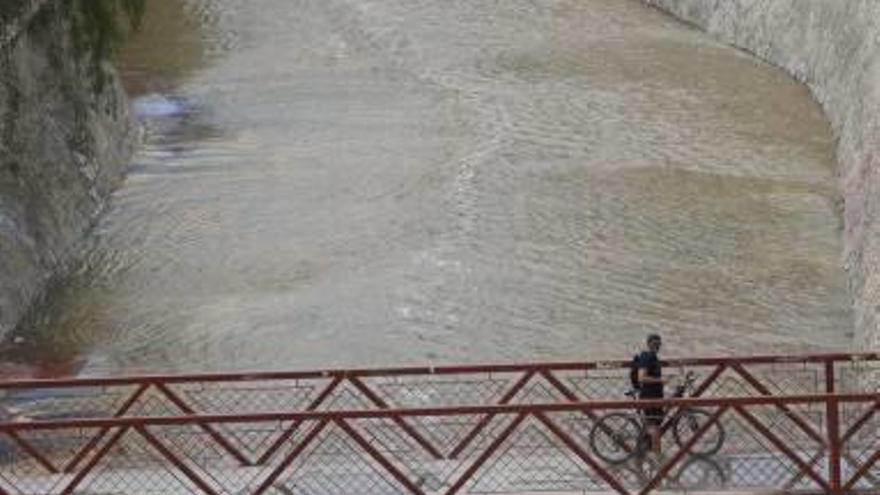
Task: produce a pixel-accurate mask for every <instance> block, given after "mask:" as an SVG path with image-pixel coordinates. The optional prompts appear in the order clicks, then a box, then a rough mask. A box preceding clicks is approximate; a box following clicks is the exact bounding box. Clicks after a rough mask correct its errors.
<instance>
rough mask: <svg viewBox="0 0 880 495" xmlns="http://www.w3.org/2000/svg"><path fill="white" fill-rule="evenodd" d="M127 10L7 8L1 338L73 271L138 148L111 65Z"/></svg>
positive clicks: (1, 72) (25, 1)
mask: <svg viewBox="0 0 880 495" xmlns="http://www.w3.org/2000/svg"><path fill="white" fill-rule="evenodd" d="M124 3H125V2H117V1H116V0H98V1H94V2H92V1H84V0H75V1H58V0H51V1H38V0H20V1H12V2H4V5H3V9H2V15H0V335H3V334H6V333H7V332H9V331H10V330H11V329H12V328H14V327H15V325H16V323H17V322H18V321H19V320H20V318H21V317H22V315H23V314H24V313H25V312H26V311H27V310H28V308H30V307H32V306H33V304H34V302H35V301H37V300H38V299H39V297H40V296H41V294H43V293H44V292H45V290H46V288H47V287H48V286H49V285H50V282H51V280H52V279H53V277H56V276H58V275H61V274H63V273H65V272H66V271H67V270H69V269H70V268H71V267H72V266H75V264H76V262H77V259H78V256H77V253H78V252H79V250H78V249H77V246H78V245H79V243H80V242H81V241H82V239H83V237H84V234H85V233H86V232H87V231H88V230H89V228H90V226H91V225H92V224H93V222H94V220H95V218H96V216H97V215H98V214H99V212H101V211H102V209H103V208H104V207H105V205H106V202H107V199H108V197H109V195H110V192H111V191H112V190H113V188H114V187H115V186H116V185H117V184H118V182H119V180H120V178H121V176H122V169H123V165H124V164H125V163H126V161H127V160H128V158H129V157H130V155H131V152H132V150H133V145H134V142H135V132H134V129H135V127H134V125H133V122H132V120H131V118H130V117H129V112H128V105H127V101H126V97H125V94H124V93H123V91H122V89H121V86H120V84H119V80H118V77H117V75H116V73H115V71H114V69H113V68H112V66H110V64H109V62H108V60H109V57H110V55H111V54H112V52H113V50H114V43H115V42H116V40H118V39H120V37H121V35H122V32H123V31H124V29H127V27H120V26H118V25H117V24H116V22H118V21H117V20H116V19H118V18H119V17H118V15H120V14H122V15H123V17H124V16H125V15H128V14H136V12H126V11H125V7H123V4H124ZM128 3H129V4H133V3H132V2H128ZM134 3H136V2H134ZM107 14H111V17H107ZM135 17H136V15H135V16H133V17H131V18H132V19H134V18H135Z"/></svg>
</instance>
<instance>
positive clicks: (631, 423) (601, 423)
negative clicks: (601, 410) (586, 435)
mask: <svg viewBox="0 0 880 495" xmlns="http://www.w3.org/2000/svg"><path fill="white" fill-rule="evenodd" d="M644 433H645V432H644V431H643V430H642V425H641V424H640V423H639V422H638V421H637V420H636V419H635V418H634V417H633V416H632V414H628V413H622V412H614V413H610V414H606V415H604V416H602V417H600V418H599V419H598V420H597V421H596V424H594V425H593V428H592V429H591V430H590V448H592V449H593V453H594V454H596V457H598V458H600V459H602V460H603V461H605V462H607V463H609V464H620V463H622V462H626V461H627V460H629V459H630V458H632V457H633V456H634V455H636V454H638V453H640V452H642V451H643V450H644V448H645V443H644Z"/></svg>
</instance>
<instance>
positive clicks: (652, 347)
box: [646, 333, 663, 352]
mask: <svg viewBox="0 0 880 495" xmlns="http://www.w3.org/2000/svg"><path fill="white" fill-rule="evenodd" d="M646 343H647V344H648V350H649V351H651V352H659V351H660V346H661V345H663V339H661V338H660V334H657V333H649V334H648V339H647V340H646Z"/></svg>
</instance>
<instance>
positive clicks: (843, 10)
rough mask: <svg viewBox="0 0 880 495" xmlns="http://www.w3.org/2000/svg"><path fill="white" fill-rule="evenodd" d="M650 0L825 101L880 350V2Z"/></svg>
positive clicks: (866, 328)
mask: <svg viewBox="0 0 880 495" xmlns="http://www.w3.org/2000/svg"><path fill="white" fill-rule="evenodd" d="M644 1H645V2H646V3H648V4H650V5H654V6H656V7H659V8H661V9H663V10H666V11H668V12H670V13H672V14H674V15H676V16H678V17H679V18H681V19H683V20H685V21H688V22H690V23H693V24H695V25H696V26H698V27H700V28H702V29H704V30H706V31H708V32H709V33H711V34H713V35H715V36H717V37H719V38H720V39H722V40H723V41H725V42H727V43H730V44H732V45H735V46H737V47H740V48H743V49H745V50H747V51H749V52H751V53H753V54H755V55H757V56H758V57H760V58H762V59H764V60H766V61H768V62H770V63H772V64H775V65H777V66H779V67H781V68H783V69H785V70H786V71H788V72H789V73H790V74H792V75H793V76H794V77H795V78H797V79H798V80H799V81H801V82H803V83H804V84H806V85H807V86H808V87H809V88H810V90H811V91H812V93H813V95H814V96H815V98H816V99H817V100H818V101H819V102H820V103H821V105H822V107H823V109H824V111H825V114H826V115H827V117H828V120H829V121H830V123H831V126H832V128H833V130H834V132H835V134H836V136H837V138H838V148H837V158H838V163H839V171H838V175H839V178H840V190H841V196H842V199H843V209H844V211H843V218H844V227H843V232H842V235H843V237H844V244H845V251H844V253H843V263H844V264H845V267H846V270H847V272H848V275H849V280H850V289H851V294H852V297H853V305H854V308H855V315H856V342H855V345H856V346H858V347H867V348H871V349H877V348H880V224H878V223H877V217H878V214H880V132H878V130H880V112H878V109H880V22H878V19H880V3H878V2H876V1H873V0H847V1H845V2H828V1H826V0H770V1H763V2H754V1H751V0H726V1H724V2H718V1H715V0H644ZM841 331H844V329H841Z"/></svg>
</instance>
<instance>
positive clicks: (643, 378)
mask: <svg viewBox="0 0 880 495" xmlns="http://www.w3.org/2000/svg"><path fill="white" fill-rule="evenodd" d="M639 383H664V384H665V383H666V380H665V379H663V378H654V377H653V376H648V368H639Z"/></svg>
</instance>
